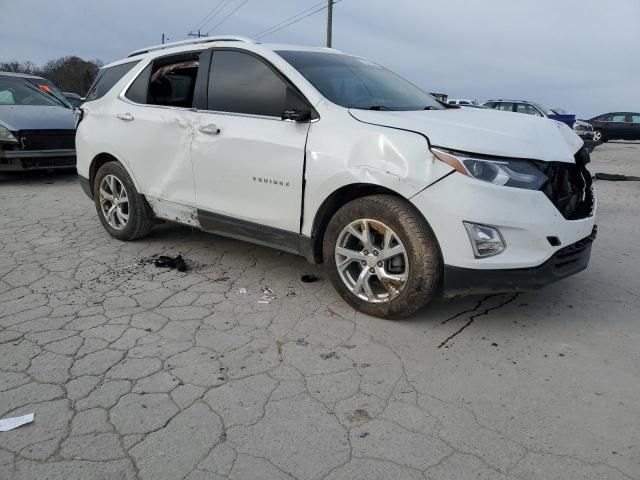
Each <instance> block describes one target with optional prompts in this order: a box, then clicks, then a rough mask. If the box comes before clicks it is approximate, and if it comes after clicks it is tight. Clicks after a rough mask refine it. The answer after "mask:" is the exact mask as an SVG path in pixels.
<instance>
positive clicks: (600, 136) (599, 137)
mask: <svg viewBox="0 0 640 480" xmlns="http://www.w3.org/2000/svg"><path fill="white" fill-rule="evenodd" d="M593 141H594V142H596V143H600V142H603V143H604V142H606V141H607V139H606V138H605V137H604V132H603V131H602V130H596V131H595V132H593Z"/></svg>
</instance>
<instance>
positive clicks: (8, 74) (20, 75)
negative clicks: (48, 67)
mask: <svg viewBox="0 0 640 480" xmlns="http://www.w3.org/2000/svg"><path fill="white" fill-rule="evenodd" d="M0 75H2V76H3V77H16V78H37V79H38V80H45V79H44V78H42V77H39V76H37V75H30V74H28V73H16V72H0Z"/></svg>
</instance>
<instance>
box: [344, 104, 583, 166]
mask: <svg viewBox="0 0 640 480" xmlns="http://www.w3.org/2000/svg"><path fill="white" fill-rule="evenodd" d="M349 111H350V113H351V115H352V116H353V117H354V118H356V119H357V120H359V121H361V122H365V123H371V124H375V125H381V126H385V127H391V128H398V129H402V130H409V131H412V132H416V133H420V134H422V135H425V136H426V137H427V138H428V139H429V142H430V144H431V145H432V146H438V147H443V148H448V149H451V150H458V151H462V152H467V153H478V154H484V155H496V156H500V157H513V158H527V159H532V160H543V161H547V162H565V163H574V162H575V160H574V155H575V153H576V152H577V151H578V150H579V149H580V148H581V147H582V145H583V142H582V140H581V139H580V137H578V136H577V135H576V134H575V133H574V132H573V130H572V129H571V128H569V127H568V126H567V125H565V124H564V123H560V122H556V121H554V120H549V119H547V118H540V117H534V116H531V115H523V114H521V113H510V112H498V111H495V110H485V109H480V108H451V109H446V110H420V111H408V112H407V111H392V112H388V111H369V110H356V109H351V110H349Z"/></svg>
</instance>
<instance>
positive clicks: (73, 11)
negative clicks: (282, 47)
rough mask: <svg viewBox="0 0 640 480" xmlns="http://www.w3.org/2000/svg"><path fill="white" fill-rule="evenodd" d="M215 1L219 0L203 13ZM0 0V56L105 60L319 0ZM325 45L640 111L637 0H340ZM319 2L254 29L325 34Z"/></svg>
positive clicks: (490, 87) (547, 95)
mask: <svg viewBox="0 0 640 480" xmlns="http://www.w3.org/2000/svg"><path fill="white" fill-rule="evenodd" d="M220 1H224V2H225V3H224V4H223V6H224V8H222V9H221V10H220V11H219V12H217V13H216V14H215V15H214V17H213V18H212V19H210V20H209V21H207V22H205V23H204V24H202V23H203V20H204V19H205V15H206V14H207V13H209V12H210V11H211V10H212V8H214V7H215V6H216V5H217V4H218V3H219V2H220ZM243 2H244V0H47V1H44V0H0V3H1V4H2V9H1V12H0V61H8V60H20V61H24V60H31V61H33V62H35V63H36V64H43V63H44V62H46V61H47V60H49V59H52V58H56V57H60V56H65V55H78V56H80V57H83V58H85V59H93V58H99V59H101V60H103V61H104V62H110V61H113V60H117V59H119V58H121V57H123V56H125V55H126V54H127V53H128V52H130V51H131V50H134V49H136V48H139V47H143V46H147V45H152V44H157V43H160V39H161V35H162V33H163V32H164V33H165V34H166V35H167V36H168V37H169V38H171V39H172V40H182V39H184V36H185V35H186V34H187V33H188V32H189V31H190V30H192V29H195V28H197V27H198V26H201V28H202V31H203V32H210V33H211V34H219V33H223V34H238V35H246V36H251V37H254V36H255V34H257V33H259V32H262V31H263V30H266V29H267V28H269V27H271V26H273V25H276V24H278V23H280V22H282V21H283V20H285V19H287V18H288V17H291V16H293V15H295V14H297V13H299V12H301V11H303V10H305V9H307V8H310V7H312V6H314V5H317V4H320V3H321V0H248V1H247V2H246V4H244V5H243V6H242V7H241V8H240V9H239V10H238V11H237V12H236V13H234V14H233V15H231V16H230V17H228V19H227V20H225V21H224V23H222V24H221V25H220V26H219V27H218V28H216V29H215V30H213V31H212V30H211V29H212V28H213V27H214V26H215V24H216V23H218V22H220V21H221V20H223V19H224V17H225V16H227V15H228V14H229V13H231V12H232V11H233V10H234V9H235V8H236V7H238V6H240V5H241V4H242V3H243ZM334 8H335V13H334V47H335V48H337V49H339V50H342V51H344V52H348V53H354V54H357V55H361V56H365V57H368V58H370V59H372V60H374V61H376V62H377V63H380V64H382V65H385V66H387V67H389V68H391V69H392V70H395V71H396V72H398V73H400V74H401V75H403V76H405V77H406V78H408V79H409V80H411V81H413V82H414V83H416V84H418V85H419V86H421V87H423V88H424V89H425V90H428V91H430V92H443V93H447V94H449V96H450V97H452V98H456V97H461V98H474V99H478V100H485V99H488V98H522V99H528V100H534V101H538V102H541V103H543V104H545V105H546V106H548V107H551V108H554V107H559V108H564V109H566V110H568V111H570V112H571V113H577V114H578V116H580V117H590V116H593V115H596V114H599V113H604V112H609V111H616V110H628V111H640V0H608V1H604V0H582V1H579V0H342V1H341V2H340V3H338V4H337V5H336V6H335V7H334ZM325 28H326V11H322V12H320V13H317V14H315V15H313V16H310V17H308V18H306V19H304V20H302V21H300V22H298V23H295V24H294V25H291V26H289V27H287V28H284V29H282V30H280V31H278V32H276V33H274V34H273V35H269V36H267V37H265V38H263V39H262V41H265V42H267V41H273V42H279V43H280V42H282V43H295V44H303V45H324V42H325Z"/></svg>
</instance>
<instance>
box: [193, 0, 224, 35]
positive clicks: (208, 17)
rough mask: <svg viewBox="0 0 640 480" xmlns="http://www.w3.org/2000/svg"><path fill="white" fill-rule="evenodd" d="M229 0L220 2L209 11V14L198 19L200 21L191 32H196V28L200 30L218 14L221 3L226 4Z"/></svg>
mask: <svg viewBox="0 0 640 480" xmlns="http://www.w3.org/2000/svg"><path fill="white" fill-rule="evenodd" d="M230 1H231V0H220V1H219V2H218V3H217V4H216V6H215V7H213V8H212V9H211V10H209V12H208V13H207V14H206V15H205V16H204V17H203V18H201V19H200V21H199V22H198V23H196V25H195V27H193V28H192V29H191V30H196V29H198V28H202V27H203V26H204V25H205V24H206V23H207V22H208V21H209V20H211V19H212V18H214V17H215V16H216V14H217V13H219V9H220V7H221V6H222V4H223V3H228V2H230Z"/></svg>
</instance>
